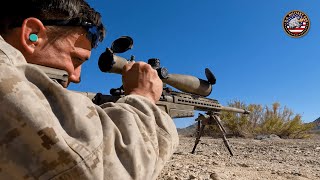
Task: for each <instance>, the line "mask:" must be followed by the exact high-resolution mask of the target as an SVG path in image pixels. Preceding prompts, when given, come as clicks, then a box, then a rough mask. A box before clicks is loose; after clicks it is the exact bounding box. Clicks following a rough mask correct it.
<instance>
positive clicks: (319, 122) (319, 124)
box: [313, 117, 320, 130]
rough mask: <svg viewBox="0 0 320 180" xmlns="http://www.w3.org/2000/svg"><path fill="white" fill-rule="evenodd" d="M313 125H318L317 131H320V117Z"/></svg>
mask: <svg viewBox="0 0 320 180" xmlns="http://www.w3.org/2000/svg"><path fill="white" fill-rule="evenodd" d="M313 123H314V124H315V125H316V127H315V129H316V130H320V117H319V118H318V119H316V120H314V121H313Z"/></svg>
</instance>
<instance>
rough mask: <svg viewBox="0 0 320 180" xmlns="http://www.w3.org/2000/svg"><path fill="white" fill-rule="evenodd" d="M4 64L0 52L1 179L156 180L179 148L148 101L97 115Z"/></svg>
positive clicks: (32, 72) (37, 75)
mask: <svg viewBox="0 0 320 180" xmlns="http://www.w3.org/2000/svg"><path fill="white" fill-rule="evenodd" d="M6 58H7V57H6V55H4V54H1V53H0V119H1V121H0V147H1V148H0V179H27V180H28V179H156V177H157V175H158V174H159V172H160V171H161V169H162V168H163V166H164V163H165V162H166V161H167V160H168V159H169V158H170V156H171V155H172V153H173V151H174V149H175V147H176V146H177V145H178V135H177V132H176V128H175V126H174V123H173V121H172V119H171V118H170V117H169V116H168V115H167V114H166V113H164V112H162V111H161V110H160V109H159V108H158V107H157V106H155V105H154V104H152V103H150V102H149V101H148V100H147V99H145V98H143V97H140V96H134V95H130V96H127V97H125V98H122V99H120V100H119V101H118V102H117V103H107V104H104V105H103V106H102V108H101V107H99V106H96V105H94V104H93V103H92V102H91V100H90V99H89V98H87V97H85V96H83V95H80V94H78V93H74V92H71V91H68V90H66V89H64V88H62V87H61V86H60V85H59V84H57V83H54V82H53V81H51V80H50V79H49V78H48V77H47V76H46V74H44V73H43V72H42V71H40V70H39V69H38V68H35V67H34V66H30V65H28V64H25V63H21V64H19V65H13V64H11V63H8V60H7V59H6ZM1 59H6V60H5V61H2V60H1Z"/></svg>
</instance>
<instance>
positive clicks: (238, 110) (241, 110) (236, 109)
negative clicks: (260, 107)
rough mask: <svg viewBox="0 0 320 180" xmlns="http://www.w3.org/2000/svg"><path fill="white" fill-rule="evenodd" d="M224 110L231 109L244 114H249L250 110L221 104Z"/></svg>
mask: <svg viewBox="0 0 320 180" xmlns="http://www.w3.org/2000/svg"><path fill="white" fill-rule="evenodd" d="M221 110H222V111H230V112H236V113H242V114H249V113H250V111H247V110H245V109H239V108H235V107H228V106H221Z"/></svg>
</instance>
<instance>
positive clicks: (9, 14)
mask: <svg viewBox="0 0 320 180" xmlns="http://www.w3.org/2000/svg"><path fill="white" fill-rule="evenodd" d="M29 17H35V18H38V19H40V20H71V19H79V20H80V21H85V22H89V23H92V24H93V25H95V26H96V27H97V28H98V30H99V31H100V32H101V34H102V37H101V40H100V41H102V40H103V38H104V36H105V28H104V26H103V24H102V22H101V15H100V13H99V12H97V11H95V10H94V9H93V8H91V7H90V5H89V4H88V3H87V2H86V1H85V0H19V1H18V0H17V1H16V0H10V1H7V3H6V5H1V7H0V33H1V34H2V33H5V32H6V31H7V30H8V29H10V28H12V27H17V26H21V25H22V22H23V20H24V19H26V18H29Z"/></svg>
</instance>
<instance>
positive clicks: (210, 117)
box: [191, 112, 233, 156]
mask: <svg viewBox="0 0 320 180" xmlns="http://www.w3.org/2000/svg"><path fill="white" fill-rule="evenodd" d="M196 121H198V127H197V138H196V140H195V144H194V146H193V149H192V152H191V153H192V154H194V152H195V150H196V147H197V145H198V143H199V142H200V138H201V136H202V134H203V130H204V128H205V126H206V125H213V123H215V124H216V125H217V126H218V128H219V130H220V132H221V134H222V140H223V143H224V145H225V146H226V147H227V149H228V151H229V153H230V155H231V156H233V152H232V150H231V147H230V144H229V142H228V140H227V138H226V130H225V129H224V127H223V126H222V124H221V122H220V117H219V112H208V113H207V114H206V115H203V114H200V113H199V116H198V118H197V119H196Z"/></svg>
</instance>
